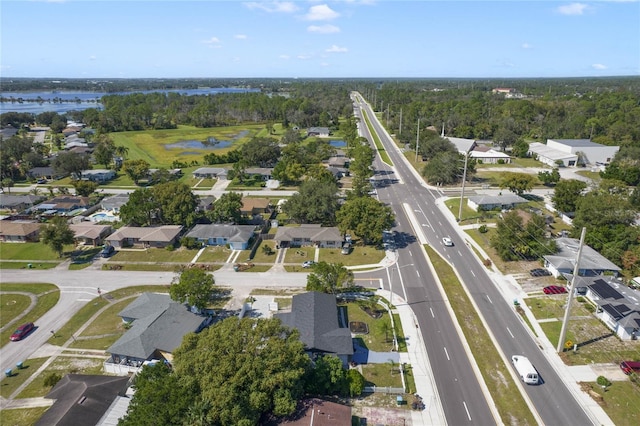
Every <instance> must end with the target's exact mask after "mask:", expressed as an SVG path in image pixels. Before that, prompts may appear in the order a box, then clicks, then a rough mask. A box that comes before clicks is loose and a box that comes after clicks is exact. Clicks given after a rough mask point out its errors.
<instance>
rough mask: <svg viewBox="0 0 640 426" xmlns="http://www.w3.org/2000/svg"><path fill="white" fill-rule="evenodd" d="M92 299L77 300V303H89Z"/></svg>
mask: <svg viewBox="0 0 640 426" xmlns="http://www.w3.org/2000/svg"><path fill="white" fill-rule="evenodd" d="M92 300H93V299H77V300H76V301H77V302H91V301H92Z"/></svg>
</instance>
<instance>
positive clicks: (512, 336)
mask: <svg viewBox="0 0 640 426" xmlns="http://www.w3.org/2000/svg"><path fill="white" fill-rule="evenodd" d="M507 331H508V332H509V334H510V335H511V338H512V339H515V337H514V336H513V333H512V332H511V330H509V327H507Z"/></svg>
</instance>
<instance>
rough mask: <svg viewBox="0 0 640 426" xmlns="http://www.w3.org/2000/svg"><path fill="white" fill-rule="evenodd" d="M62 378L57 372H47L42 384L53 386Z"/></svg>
mask: <svg viewBox="0 0 640 426" xmlns="http://www.w3.org/2000/svg"><path fill="white" fill-rule="evenodd" d="M60 379H62V376H61V375H59V374H58V373H49V374H47V377H45V378H44V385H45V386H49V387H54V386H55V385H56V383H58V382H59V381H60Z"/></svg>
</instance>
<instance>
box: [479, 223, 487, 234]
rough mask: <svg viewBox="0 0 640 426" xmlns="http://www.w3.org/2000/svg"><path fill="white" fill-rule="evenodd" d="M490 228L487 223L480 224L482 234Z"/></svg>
mask: <svg viewBox="0 0 640 426" xmlns="http://www.w3.org/2000/svg"><path fill="white" fill-rule="evenodd" d="M488 230H489V229H488V228H487V225H480V227H479V228H478V232H480V233H481V234H485V233H486V232H487V231H488Z"/></svg>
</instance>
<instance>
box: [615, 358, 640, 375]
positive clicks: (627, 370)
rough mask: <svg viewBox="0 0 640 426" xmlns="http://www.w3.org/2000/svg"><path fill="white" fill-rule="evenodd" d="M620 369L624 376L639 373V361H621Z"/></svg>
mask: <svg viewBox="0 0 640 426" xmlns="http://www.w3.org/2000/svg"><path fill="white" fill-rule="evenodd" d="M620 369H621V370H622V371H623V372H624V374H627V375H628V374H631V373H636V374H638V373H640V362H639V361H622V362H621V363H620Z"/></svg>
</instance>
